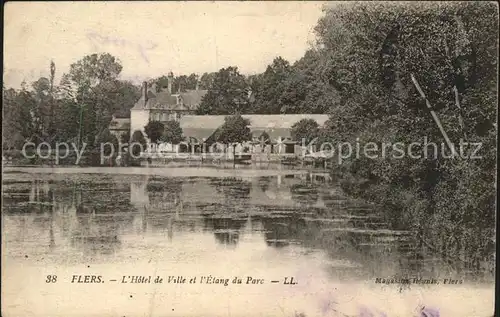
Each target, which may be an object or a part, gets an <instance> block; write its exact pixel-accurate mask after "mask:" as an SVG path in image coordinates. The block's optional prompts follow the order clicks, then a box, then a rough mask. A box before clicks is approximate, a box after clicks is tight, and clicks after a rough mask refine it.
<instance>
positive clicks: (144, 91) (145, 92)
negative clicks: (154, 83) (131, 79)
mask: <svg viewBox="0 0 500 317" xmlns="http://www.w3.org/2000/svg"><path fill="white" fill-rule="evenodd" d="M142 97H144V104H146V103H147V102H148V83H147V82H146V81H145V82H143V83H142Z"/></svg>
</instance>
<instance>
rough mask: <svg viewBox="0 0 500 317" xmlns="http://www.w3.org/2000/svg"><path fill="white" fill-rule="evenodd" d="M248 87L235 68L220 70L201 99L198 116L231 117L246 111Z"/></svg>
mask: <svg viewBox="0 0 500 317" xmlns="http://www.w3.org/2000/svg"><path fill="white" fill-rule="evenodd" d="M248 106H249V102H248V87H247V84H246V80H245V77H244V76H243V75H241V74H240V73H239V72H238V68H237V67H228V68H222V69H221V70H220V71H219V72H217V73H216V74H215V78H214V79H213V82H212V84H211V86H210V89H209V90H208V93H207V94H206V95H205V96H204V97H203V100H202V101H201V104H200V107H199V108H198V109H197V113H198V114H199V115H204V114H211V115H233V114H237V113H245V112H246V111H247V110H248Z"/></svg>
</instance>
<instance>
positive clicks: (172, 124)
mask: <svg viewBox="0 0 500 317" xmlns="http://www.w3.org/2000/svg"><path fill="white" fill-rule="evenodd" d="M160 139H161V141H163V142H167V143H170V144H179V143H180V142H181V141H182V140H183V139H184V137H183V136H182V128H181V125H180V124H179V122H178V121H175V120H171V121H167V122H165V128H164V130H163V134H162V136H161V138H160Z"/></svg>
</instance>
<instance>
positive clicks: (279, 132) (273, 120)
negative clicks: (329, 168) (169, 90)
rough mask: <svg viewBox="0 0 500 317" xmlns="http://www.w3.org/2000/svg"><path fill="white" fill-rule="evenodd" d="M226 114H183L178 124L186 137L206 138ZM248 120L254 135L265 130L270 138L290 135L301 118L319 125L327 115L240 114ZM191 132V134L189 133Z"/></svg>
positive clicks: (326, 118)
mask: <svg viewBox="0 0 500 317" xmlns="http://www.w3.org/2000/svg"><path fill="white" fill-rule="evenodd" d="M225 117H226V116H209V115H207V116H183V117H181V119H180V125H181V128H182V130H183V132H184V135H185V136H187V137H195V138H197V139H198V140H200V138H205V139H206V138H208V137H209V136H211V135H212V134H213V132H215V130H216V129H217V128H219V127H220V126H221V125H222V124H224V118H225ZM242 117H243V118H245V119H249V120H250V126H249V128H250V131H251V132H252V135H253V136H254V137H259V136H260V135H261V134H262V132H264V131H266V132H267V134H269V137H270V138H271V139H278V138H279V137H285V138H286V137H290V136H291V135H290V131H291V128H292V126H293V125H294V124H295V123H297V122H298V121H300V120H302V119H313V120H315V121H316V122H317V123H318V124H319V125H320V126H322V125H324V124H325V122H326V121H327V120H328V115H324V114H283V115H279V114H276V115H242ZM190 133H191V134H193V135H190Z"/></svg>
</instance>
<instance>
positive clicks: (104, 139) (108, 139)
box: [97, 129, 118, 155]
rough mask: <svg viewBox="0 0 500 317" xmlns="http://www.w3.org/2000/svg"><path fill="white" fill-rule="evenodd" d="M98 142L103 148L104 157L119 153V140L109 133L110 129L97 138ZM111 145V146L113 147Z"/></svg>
mask: <svg viewBox="0 0 500 317" xmlns="http://www.w3.org/2000/svg"><path fill="white" fill-rule="evenodd" d="M97 142H98V143H99V145H100V146H102V147H103V150H104V155H110V154H111V153H118V139H117V138H116V136H114V135H113V134H112V133H111V132H110V131H109V129H104V130H103V131H102V132H101V133H100V134H99V135H98V136H97ZM106 143H108V144H106ZM105 144H106V145H105ZM109 144H111V146H110V145H109ZM113 151H114V152H113Z"/></svg>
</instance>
